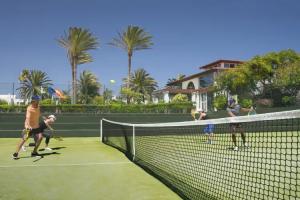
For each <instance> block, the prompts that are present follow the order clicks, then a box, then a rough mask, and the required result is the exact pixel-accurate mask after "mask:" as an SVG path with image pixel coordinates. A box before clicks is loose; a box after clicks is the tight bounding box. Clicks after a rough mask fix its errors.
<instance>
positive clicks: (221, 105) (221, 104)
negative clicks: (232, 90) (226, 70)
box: [213, 95, 227, 110]
mask: <svg viewBox="0 0 300 200" xmlns="http://www.w3.org/2000/svg"><path fill="white" fill-rule="evenodd" d="M213 105H214V107H215V108H217V109H218V110H225V108H226V105H227V97H226V96H225V95H218V96H216V97H215V98H214V100H213Z"/></svg>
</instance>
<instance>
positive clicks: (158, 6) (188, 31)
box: [0, 0, 300, 90]
mask: <svg viewBox="0 0 300 200" xmlns="http://www.w3.org/2000/svg"><path fill="white" fill-rule="evenodd" d="M299 10H300V1H298V0H224V1H223V0H148V1H146V0H107V1H106V0H80V1H79V0H26V1H24V0H2V1H1V7H0V26H1V31H0V41H1V42H0V52H1V54H0V57H1V59H0V68H1V73H0V84H1V83H3V82H9V83H10V82H17V78H18V75H19V74H20V72H21V71H22V69H23V68H29V69H40V70H42V71H45V72H46V73H47V74H48V75H49V77H50V79H52V80H53V82H54V84H55V85H57V86H59V85H62V84H67V83H68V82H70V81H71V67H70V65H69V63H68V60H67V57H66V51H65V50H64V49H63V48H61V47H60V46H59V45H58V44H57V42H56V39H57V38H59V37H61V36H62V35H63V34H64V31H66V30H67V29H68V28H69V27H70V26H79V27H84V28H88V29H89V30H90V31H91V32H93V33H94V34H95V35H96V36H97V37H98V38H99V41H100V48H99V49H98V50H95V51H91V54H92V55H93V58H94V62H93V63H89V64H84V65H80V66H79V67H78V72H79V73H80V72H82V71H83V70H90V71H92V72H93V73H95V74H96V75H97V77H98V78H99V80H100V82H101V83H102V84H105V85H107V86H108V87H111V88H113V89H114V90H118V88H119V87H120V84H121V79H122V78H123V77H125V76H126V75H127V54H126V53H125V52H124V51H123V50H121V49H118V48H115V47H112V46H109V45H107V43H108V42H110V41H111V39H112V38H113V37H116V36H117V32H118V31H122V30H123V29H124V28H126V27H127V26H128V25H138V26H141V27H143V28H145V30H146V31H147V32H149V33H150V34H152V35H153V42H154V46H153V47H152V49H150V50H144V51H138V52H135V53H134V56H133V61H132V67H133V70H135V69H137V68H144V69H146V70H147V71H148V72H149V73H150V74H151V76H152V77H154V78H155V79H156V80H157V81H158V83H159V86H160V87H162V86H164V85H165V83H166V82H167V80H168V78H172V77H176V76H177V74H180V73H181V74H186V75H191V74H193V73H198V72H199V69H198V67H199V66H202V65H205V64H207V63H210V62H213V61H215V60H217V59H237V60H247V59H250V58H251V57H253V56H255V55H258V54H264V53H267V52H270V51H279V50H282V49H288V48H291V49H294V50H296V51H298V52H300V25H299V21H300V12H299ZM78 75H79V74H78ZM110 79H114V80H116V84H115V85H114V86H112V85H110V86H109V80H110Z"/></svg>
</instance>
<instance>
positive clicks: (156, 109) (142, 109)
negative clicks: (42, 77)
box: [0, 103, 192, 113]
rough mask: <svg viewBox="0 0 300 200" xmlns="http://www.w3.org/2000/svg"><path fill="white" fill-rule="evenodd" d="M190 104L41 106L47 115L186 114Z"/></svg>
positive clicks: (19, 108) (11, 108) (21, 109)
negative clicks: (82, 113)
mask: <svg viewBox="0 0 300 200" xmlns="http://www.w3.org/2000/svg"><path fill="white" fill-rule="evenodd" d="M191 108H192V103H158V104H146V105H145V104H116V103H115V104H109V105H82V104H74V105H71V104H62V105H41V110H42V112H49V113H81V112H85V113H188V112H189V111H190V109H191ZM25 111H26V106H10V105H0V112H25Z"/></svg>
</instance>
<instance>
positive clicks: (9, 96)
mask: <svg viewBox="0 0 300 200" xmlns="http://www.w3.org/2000/svg"><path fill="white" fill-rule="evenodd" d="M0 99H1V100H4V101H6V102H7V103H8V104H13V103H14V104H20V103H22V102H23V100H22V99H17V97H16V95H12V94H2V95H0Z"/></svg>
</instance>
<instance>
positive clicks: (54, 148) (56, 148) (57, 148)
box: [39, 147, 67, 151]
mask: <svg viewBox="0 0 300 200" xmlns="http://www.w3.org/2000/svg"><path fill="white" fill-rule="evenodd" d="M64 148H67V147H53V148H51V149H52V150H60V149H64ZM39 151H45V149H39Z"/></svg>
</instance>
